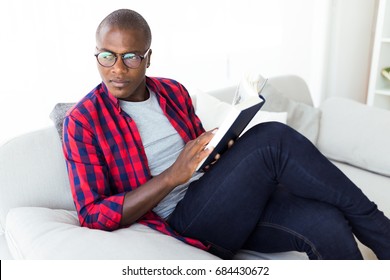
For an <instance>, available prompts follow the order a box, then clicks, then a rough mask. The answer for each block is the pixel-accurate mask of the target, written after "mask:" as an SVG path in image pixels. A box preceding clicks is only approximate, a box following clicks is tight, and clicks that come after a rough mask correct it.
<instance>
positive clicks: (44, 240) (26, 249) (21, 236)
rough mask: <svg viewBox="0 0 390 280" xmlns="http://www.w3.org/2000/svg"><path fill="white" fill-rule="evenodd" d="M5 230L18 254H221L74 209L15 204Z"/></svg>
mask: <svg viewBox="0 0 390 280" xmlns="http://www.w3.org/2000/svg"><path fill="white" fill-rule="evenodd" d="M5 234H6V238H7V242H8V244H9V247H10V251H11V253H12V256H13V257H14V258H15V259H43V260H45V259H46V260H48V259H51V260H55V259H62V260H75V259H77V260H81V259H89V260H98V259H105V260H146V259H153V260H155V259H171V260H172V259H173V260H188V259H199V260H215V259H219V258H217V257H216V256H214V255H211V254H209V253H208V252H205V251H202V250H200V249H198V248H195V247H192V246H190V245H187V244H185V243H183V242H181V241H179V240H177V239H175V238H173V237H170V236H168V235H165V234H162V233H160V232H158V231H155V230H153V229H151V228H149V227H147V226H144V225H141V224H133V225H132V226H130V227H129V228H124V229H119V230H115V231H112V232H108V231H102V230H93V229H88V228H84V227H80V226H79V222H78V219H77V215H76V212H75V211H66V210H53V209H48V208H39V207H20V208H14V209H12V210H11V211H10V212H9V214H8V216H7V226H6V232H5ZM235 259H287V260H288V259H307V256H306V254H304V253H299V252H284V253H275V254H264V253H257V252H252V251H247V250H242V251H239V252H238V253H237V254H236V256H235Z"/></svg>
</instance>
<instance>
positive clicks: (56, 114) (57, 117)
mask: <svg viewBox="0 0 390 280" xmlns="http://www.w3.org/2000/svg"><path fill="white" fill-rule="evenodd" d="M75 104H76V103H57V104H56V105H55V106H54V108H53V110H52V111H51V113H50V119H51V120H52V121H53V123H54V127H55V128H56V129H57V132H58V135H59V136H60V139H61V140H62V130H63V129H62V125H63V122H64V118H65V114H66V112H68V110H69V109H70V108H72V107H73V106H74V105H75Z"/></svg>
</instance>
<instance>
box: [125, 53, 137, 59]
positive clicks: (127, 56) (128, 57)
mask: <svg viewBox="0 0 390 280" xmlns="http://www.w3.org/2000/svg"><path fill="white" fill-rule="evenodd" d="M123 59H127V60H137V59H138V55H136V54H133V53H126V54H124V55H123Z"/></svg>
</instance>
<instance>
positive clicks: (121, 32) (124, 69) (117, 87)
mask: <svg viewBox="0 0 390 280" xmlns="http://www.w3.org/2000/svg"><path fill="white" fill-rule="evenodd" d="M151 41H152V35H151V31H150V28H149V25H148V23H147V22H146V21H145V19H144V18H143V17H142V16H141V15H140V14H138V13H137V12H135V11H132V10H126V9H121V10H117V11H114V12H112V13H111V14H109V15H108V16H107V17H106V18H105V19H103V21H102V22H101V23H100V24H99V26H98V28H97V30H96V57H97V60H98V64H97V65H98V70H99V73H100V76H101V78H102V80H103V82H104V83H105V84H106V86H107V87H108V89H109V91H110V93H111V94H112V95H114V96H115V97H116V98H119V99H123V100H128V101H142V100H145V98H147V93H146V85H145V73H146V68H147V67H149V65H150V56H151V53H152V51H151V50H150V45H151Z"/></svg>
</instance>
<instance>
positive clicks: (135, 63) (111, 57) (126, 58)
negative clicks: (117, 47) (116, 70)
mask: <svg viewBox="0 0 390 280" xmlns="http://www.w3.org/2000/svg"><path fill="white" fill-rule="evenodd" d="M149 51H150V49H148V50H147V51H146V52H145V54H144V55H138V54H135V53H123V54H119V53H113V52H109V51H104V52H100V53H97V54H95V57H96V59H97V61H98V62H99V64H100V65H101V66H103V67H112V66H114V65H115V63H116V61H117V60H118V56H120V57H121V58H122V61H123V63H124V64H125V65H126V66H127V67H129V68H131V69H136V68H138V67H139V66H140V65H141V62H142V60H144V59H145V57H146V56H147V55H148V53H149Z"/></svg>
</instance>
